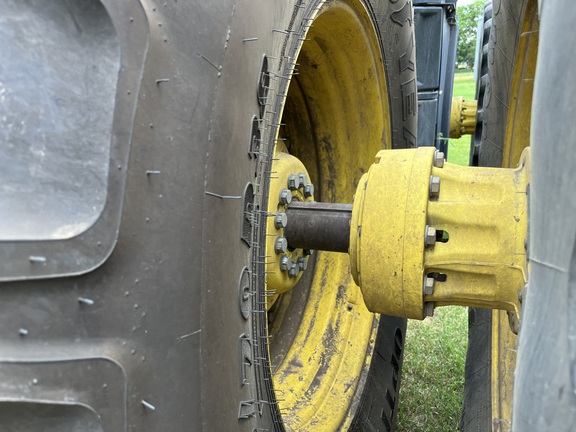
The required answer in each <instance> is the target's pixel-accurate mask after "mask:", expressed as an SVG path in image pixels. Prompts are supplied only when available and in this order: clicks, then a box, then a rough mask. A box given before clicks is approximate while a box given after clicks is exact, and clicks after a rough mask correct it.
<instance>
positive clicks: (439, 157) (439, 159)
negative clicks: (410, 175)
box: [434, 150, 444, 168]
mask: <svg viewBox="0 0 576 432" xmlns="http://www.w3.org/2000/svg"><path fill="white" fill-rule="evenodd" d="M434 166H435V167H436V168H444V153H443V152H441V151H438V150H436V152H435V153H434Z"/></svg>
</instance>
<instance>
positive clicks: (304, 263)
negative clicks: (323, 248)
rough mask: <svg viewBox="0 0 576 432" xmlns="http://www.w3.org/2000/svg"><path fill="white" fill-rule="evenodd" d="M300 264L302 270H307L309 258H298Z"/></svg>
mask: <svg viewBox="0 0 576 432" xmlns="http://www.w3.org/2000/svg"><path fill="white" fill-rule="evenodd" d="M298 266H300V271H306V269H307V268H308V258H304V257H300V258H298Z"/></svg>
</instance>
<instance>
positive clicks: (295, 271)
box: [288, 263, 300, 277]
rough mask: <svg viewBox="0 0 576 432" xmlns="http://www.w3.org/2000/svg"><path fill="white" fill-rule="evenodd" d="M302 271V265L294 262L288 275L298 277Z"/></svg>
mask: <svg viewBox="0 0 576 432" xmlns="http://www.w3.org/2000/svg"><path fill="white" fill-rule="evenodd" d="M299 273H300V266H299V265H298V264H294V263H293V264H292V267H290V271H289V272H288V275H289V276H290V277H296V276H298V274H299Z"/></svg>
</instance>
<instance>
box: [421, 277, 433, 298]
mask: <svg viewBox="0 0 576 432" xmlns="http://www.w3.org/2000/svg"><path fill="white" fill-rule="evenodd" d="M422 292H423V293H424V295H432V294H434V278H431V277H426V278H424V289H423V290H422Z"/></svg>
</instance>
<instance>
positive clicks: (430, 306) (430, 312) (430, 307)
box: [424, 302, 434, 317]
mask: <svg viewBox="0 0 576 432" xmlns="http://www.w3.org/2000/svg"><path fill="white" fill-rule="evenodd" d="M424 316H427V317H431V316H434V302H426V303H424Z"/></svg>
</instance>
